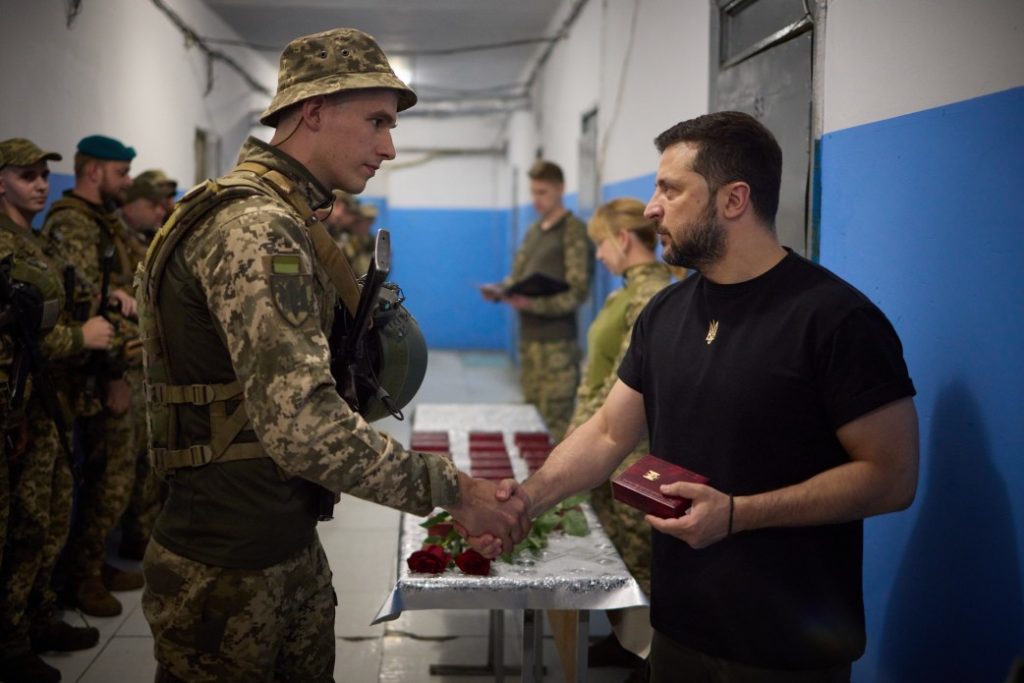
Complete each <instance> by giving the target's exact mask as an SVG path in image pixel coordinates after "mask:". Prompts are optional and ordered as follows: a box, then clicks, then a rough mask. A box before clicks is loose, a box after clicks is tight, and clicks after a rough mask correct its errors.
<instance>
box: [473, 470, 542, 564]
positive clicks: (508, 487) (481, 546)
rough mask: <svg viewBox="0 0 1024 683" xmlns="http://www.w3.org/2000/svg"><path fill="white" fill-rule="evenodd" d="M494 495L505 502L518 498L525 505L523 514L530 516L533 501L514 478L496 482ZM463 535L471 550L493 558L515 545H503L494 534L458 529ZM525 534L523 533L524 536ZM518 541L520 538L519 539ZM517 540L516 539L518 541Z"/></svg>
mask: <svg viewBox="0 0 1024 683" xmlns="http://www.w3.org/2000/svg"><path fill="white" fill-rule="evenodd" d="M494 497H495V499H496V500H498V501H499V502H502V503H503V502H505V501H508V500H511V499H513V498H518V499H520V500H522V501H523V504H524V505H525V506H526V507H525V510H524V514H525V515H526V518H527V520H529V518H530V508H531V507H532V505H533V501H532V500H530V496H529V495H527V493H526V489H524V488H523V487H521V486H520V485H519V483H518V482H517V481H516V480H515V479H502V480H501V481H500V482H498V486H497V488H495V489H494ZM459 531H460V533H462V535H463V536H466V540H467V541H469V545H470V547H471V548H473V550H475V551H477V552H478V553H480V554H481V555H483V556H484V557H487V558H490V559H493V558H495V557H497V556H498V555H500V554H501V553H503V552H511V551H512V548H514V547H515V545H512V546H510V547H507V548H505V547H503V544H502V541H501V539H500V538H497V537H496V536H495V535H494V534H491V533H484V534H480V535H473V534H470V533H468V532H467V531H466V530H465V529H459ZM526 531H527V533H529V522H528V523H527V529H526ZM525 537H526V535H525V534H524V535H523V538H525ZM519 540H520V541H521V540H522V539H519ZM518 542H519V541H516V543H518Z"/></svg>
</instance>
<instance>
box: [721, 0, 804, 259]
mask: <svg viewBox="0 0 1024 683" xmlns="http://www.w3.org/2000/svg"><path fill="white" fill-rule="evenodd" d="M717 5H718V8H717V9H718V11H717V12H712V17H713V19H712V22H713V23H712V44H715V42H717V45H718V49H717V60H713V63H712V69H713V73H712V78H711V87H712V93H711V109H712V111H723V110H728V109H732V110H737V111H742V112H746V113H748V114H751V115H752V116H755V117H757V119H758V120H759V121H761V122H762V123H763V124H764V125H765V126H767V127H768V129H769V130H771V131H772V133H774V134H775V137H776V139H777V140H778V141H779V146H781V147H782V188H781V195H780V197H779V212H778V214H777V216H776V219H775V225H776V230H777V232H778V236H779V241H780V242H781V243H782V244H783V245H785V246H788V247H791V248H792V249H793V250H794V251H796V252H797V253H800V254H802V255H804V256H806V255H807V254H808V252H809V244H810V237H809V230H808V223H809V212H808V204H809V201H810V191H809V187H810V185H809V178H810V166H811V139H812V130H811V106H812V81H811V79H812V64H813V57H814V43H813V36H814V33H813V27H814V22H813V17H812V16H811V13H810V11H809V9H810V8H809V7H808V5H807V3H806V2H805V0H717Z"/></svg>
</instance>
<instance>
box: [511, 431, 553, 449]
mask: <svg viewBox="0 0 1024 683" xmlns="http://www.w3.org/2000/svg"><path fill="white" fill-rule="evenodd" d="M514 441H515V444H516V445H517V446H521V447H522V446H527V445H530V446H533V445H538V446H549V445H551V435H550V434H548V433H547V432H516V433H515V437H514Z"/></svg>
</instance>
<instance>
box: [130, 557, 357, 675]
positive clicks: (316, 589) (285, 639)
mask: <svg viewBox="0 0 1024 683" xmlns="http://www.w3.org/2000/svg"><path fill="white" fill-rule="evenodd" d="M143 572H144V573H145V577H146V588H145V590H144V591H143V593H142V610H143V613H144V614H145V616H146V621H148V622H149V628H150V630H151V631H152V632H153V640H154V650H155V653H156V661H157V665H158V668H159V670H158V673H157V677H156V680H157V681H164V682H170V681H189V682H190V683H201V682H205V681H210V682H214V681H216V682H218V683H219V682H222V681H223V682H229V681H238V682H239V683H241V682H245V683H256V682H259V681H266V682H269V681H306V682H308V683H318V682H320V681H333V680H334V647H335V641H334V607H335V604H336V603H337V600H336V598H335V594H334V588H333V587H332V586H331V570H330V567H329V566H328V564H327V556H326V555H325V554H324V550H323V547H321V545H320V540H319V539H317V540H316V541H314V542H313V543H311V544H310V545H309V546H308V547H307V548H306V549H304V550H303V551H302V552H300V553H298V554H297V555H296V556H295V557H293V558H291V559H288V560H285V561H284V562H281V563H279V564H276V565H273V566H271V567H267V568H266V569H252V570H250V569H228V568H224V567H212V566H210V565H206V564H202V563H200V562H194V561H193V560H189V559H187V558H184V557H182V556H180V555H177V554H175V553H172V552H171V551H170V550H168V549H167V548H165V547H163V546H162V545H160V544H159V543H158V542H157V541H156V540H155V539H154V540H151V541H150V543H149V546H148V547H147V548H146V558H145V560H144V561H143Z"/></svg>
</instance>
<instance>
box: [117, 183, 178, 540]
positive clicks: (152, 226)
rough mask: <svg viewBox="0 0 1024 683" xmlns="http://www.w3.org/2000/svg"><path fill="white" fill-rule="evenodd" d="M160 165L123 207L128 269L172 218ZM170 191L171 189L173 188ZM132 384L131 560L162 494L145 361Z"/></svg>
mask: <svg viewBox="0 0 1024 683" xmlns="http://www.w3.org/2000/svg"><path fill="white" fill-rule="evenodd" d="M162 178H166V176H165V175H164V174H163V173H162V172H160V171H146V172H145V173H143V174H140V175H139V176H136V178H135V180H134V181H133V182H132V186H131V187H130V188H129V189H128V192H127V194H126V201H125V204H124V206H122V207H121V219H122V221H123V223H124V227H125V228H126V229H125V240H124V241H125V246H126V247H127V250H128V260H129V264H130V265H129V270H130V272H133V273H134V272H135V269H136V268H137V267H138V265H139V264H140V263H142V260H143V259H144V258H145V256H146V249H147V247H148V246H149V242H150V240H151V239H152V238H153V235H154V234H155V233H156V231H157V230H158V229H159V228H160V226H161V225H163V222H164V219H166V218H167V213H166V207H167V203H166V202H167V200H168V198H169V197H170V198H171V200H172V205H173V190H171V189H170V188H169V187H168V183H172V182H173V181H170V180H169V179H168V180H161V179H162ZM169 192H170V193H171V194H170V195H168V193H169ZM126 376H127V378H128V383H129V384H130V385H131V388H132V406H131V414H132V417H133V419H134V421H135V445H134V451H135V454H136V455H135V479H134V482H133V485H132V491H131V497H130V498H129V500H128V506H127V508H126V509H125V511H124V514H123V515H122V516H121V543H120V546H119V548H118V554H119V555H120V556H121V557H125V558H127V559H131V560H141V559H142V557H143V555H144V553H145V551H146V544H147V543H148V542H149V535H150V532H151V531H152V529H153V523H154V522H155V521H156V516H157V515H158V514H159V513H160V506H161V504H162V500H163V486H162V481H161V480H160V479H159V478H158V477H156V476H155V475H154V474H153V472H152V468H151V467H150V466H149V457H148V455H147V453H146V450H147V449H146V394H145V391H144V389H143V376H142V366H141V365H135V366H131V367H129V368H128V369H127V371H126Z"/></svg>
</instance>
